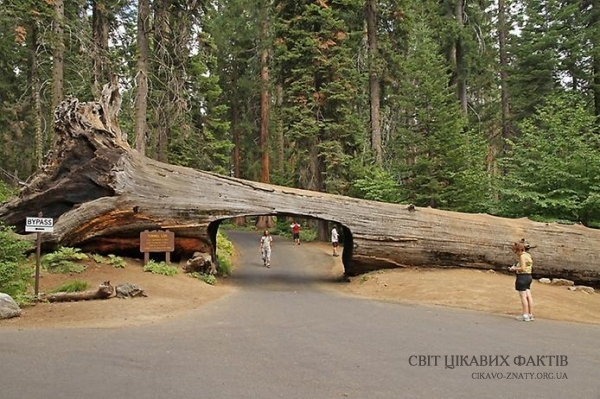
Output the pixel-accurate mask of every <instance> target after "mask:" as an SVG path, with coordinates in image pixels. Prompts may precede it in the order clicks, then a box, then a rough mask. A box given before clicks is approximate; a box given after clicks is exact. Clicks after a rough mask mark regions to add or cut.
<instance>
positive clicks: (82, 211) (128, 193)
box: [0, 96, 600, 284]
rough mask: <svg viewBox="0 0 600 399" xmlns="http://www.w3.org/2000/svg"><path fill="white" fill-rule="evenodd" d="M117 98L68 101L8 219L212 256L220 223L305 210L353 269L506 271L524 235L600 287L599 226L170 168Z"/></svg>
mask: <svg viewBox="0 0 600 399" xmlns="http://www.w3.org/2000/svg"><path fill="white" fill-rule="evenodd" d="M116 112H117V111H116V110H115V105H114V103H113V102H111V99H110V96H108V97H107V99H104V100H103V101H101V102H90V103H81V102H79V101H77V100H76V99H69V100H67V101H65V102H63V103H62V104H61V105H60V106H59V107H58V108H57V110H56V113H55V118H56V119H55V134H56V137H57V140H56V144H55V147H54V149H53V152H52V154H50V156H49V158H48V163H47V165H46V166H45V167H44V169H43V170H41V171H40V172H39V173H38V174H37V175H35V176H34V178H33V179H32V181H31V184H30V185H29V186H28V187H26V188H24V189H23V190H22V192H21V193H20V195H19V198H18V199H16V200H14V201H12V202H9V203H6V204H4V205H3V206H2V207H1V208H0V219H1V220H2V221H4V222H5V223H8V224H11V225H14V226H16V228H17V232H19V233H23V232H24V223H25V218H26V217H27V216H36V215H37V212H39V211H41V212H43V215H44V217H53V218H54V219H55V227H54V232H53V233H45V234H43V236H44V242H45V245H47V246H51V245H57V244H60V245H64V246H76V247H80V248H82V249H83V250H86V251H93V252H98V253H115V254H118V253H124V252H126V251H137V250H138V249H139V234H140V232H142V231H144V230H156V229H169V230H171V231H173V232H174V233H175V236H176V239H175V252H176V253H179V254H185V255H191V254H193V253H194V252H197V251H199V252H207V253H212V254H213V256H214V255H215V242H216V239H215V236H216V232H217V229H218V226H219V223H220V222H221V221H222V220H224V219H228V218H234V217H238V216H240V217H241V216H249V215H296V216H300V217H302V216H305V217H312V218H318V219H323V220H327V221H332V222H335V223H337V224H339V225H340V226H341V227H342V229H341V230H342V232H343V236H344V243H343V244H344V251H343V256H342V260H343V262H344V267H345V271H346V273H347V274H349V275H356V274H358V273H362V272H365V271H369V270H374V269H381V268H392V267H401V266H457V267H473V268H486V269H487V268H493V269H498V270H506V268H507V266H508V265H510V264H512V263H513V261H514V260H515V259H514V256H513V255H512V253H511V252H510V246H511V244H512V243H513V242H515V241H518V240H520V239H521V238H526V239H527V240H528V241H529V242H530V243H532V244H535V245H537V246H538V248H536V249H534V250H532V253H533V256H534V259H535V262H536V263H535V271H536V276H537V277H542V276H546V277H564V278H570V279H574V280H576V281H578V282H582V283H584V282H585V283H587V284H598V283H599V282H600V251H599V250H598V243H599V242H600V232H599V231H597V230H593V229H589V228H585V227H583V226H565V225H558V224H546V223H536V222H532V221H530V220H528V219H516V220H513V219H504V218H498V217H494V216H490V215H485V214H464V213H457V212H448V211H441V210H436V209H429V208H419V207H414V206H412V205H411V206H406V205H393V204H386V203H379V202H373V201H364V200H359V199H354V198H349V197H343V196H336V195H329V194H324V193H319V192H312V191H306V190H299V189H293V188H287V187H279V186H275V185H269V184H261V183H257V182H252V181H246V180H241V179H235V178H231V177H227V176H221V175H216V174H213V173H209V172H201V171H196V170H193V169H189V168H184V167H179V166H173V165H168V164H164V163H160V162H157V161H155V160H152V159H149V158H146V157H144V156H142V155H140V154H139V153H138V152H137V151H135V150H133V149H131V148H130V147H129V145H128V144H127V142H126V140H125V139H124V137H123V136H122V134H121V132H120V129H119V127H118V125H117V124H116V117H115V115H116Z"/></svg>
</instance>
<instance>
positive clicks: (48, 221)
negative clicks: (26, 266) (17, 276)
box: [25, 212, 54, 299]
mask: <svg viewBox="0 0 600 399" xmlns="http://www.w3.org/2000/svg"><path fill="white" fill-rule="evenodd" d="M42 216H43V214H42V212H40V213H38V216H37V217H28V218H27V219H26V220H25V232H27V233H32V232H33V233H37V249H36V251H35V254H36V257H35V288H34V295H35V298H36V299H38V295H39V292H40V262H41V261H40V259H41V257H42V233H52V232H54V220H53V219H52V218H43V217H42Z"/></svg>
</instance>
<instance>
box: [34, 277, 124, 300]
mask: <svg viewBox="0 0 600 399" xmlns="http://www.w3.org/2000/svg"><path fill="white" fill-rule="evenodd" d="M114 291H115V290H114V287H113V286H112V285H110V281H105V282H103V283H102V284H100V286H99V287H98V289H97V290H88V291H80V292H56V293H53V294H48V295H46V296H45V298H44V299H45V300H46V301H48V302H74V301H89V300H92V299H107V298H109V297H110V296H111V295H112V294H113V292H114Z"/></svg>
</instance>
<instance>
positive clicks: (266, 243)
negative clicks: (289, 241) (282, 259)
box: [260, 230, 273, 267]
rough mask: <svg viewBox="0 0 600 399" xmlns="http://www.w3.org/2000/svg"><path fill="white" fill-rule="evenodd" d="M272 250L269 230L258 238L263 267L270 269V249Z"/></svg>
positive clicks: (271, 238)
mask: <svg viewBox="0 0 600 399" xmlns="http://www.w3.org/2000/svg"><path fill="white" fill-rule="evenodd" d="M272 248H273V237H272V236H271V233H269V230H265V232H264V233H263V235H262V237H260V253H261V255H262V260H263V266H265V267H271V249H272Z"/></svg>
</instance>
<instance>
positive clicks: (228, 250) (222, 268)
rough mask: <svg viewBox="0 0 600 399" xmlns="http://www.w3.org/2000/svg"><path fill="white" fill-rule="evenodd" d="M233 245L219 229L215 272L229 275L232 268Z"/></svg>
mask: <svg viewBox="0 0 600 399" xmlns="http://www.w3.org/2000/svg"><path fill="white" fill-rule="evenodd" d="M233 253H234V247H233V243H232V242H231V241H229V238H227V236H226V235H225V234H223V233H221V231H219V232H218V233H217V254H218V256H217V272H218V273H219V274H220V275H222V276H229V275H230V274H231V271H232V270H233V263H232V261H231V258H232V257H233Z"/></svg>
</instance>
